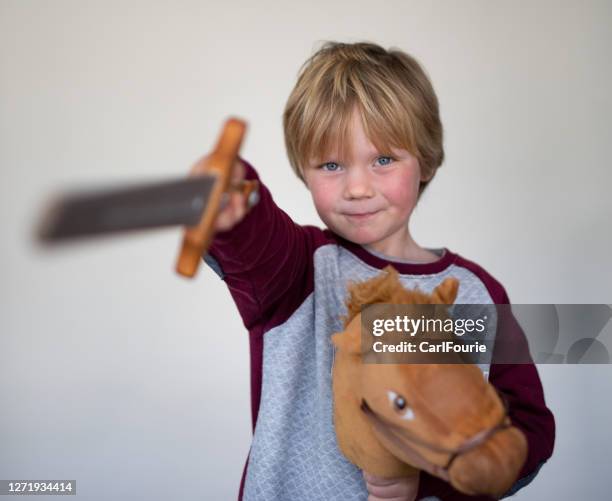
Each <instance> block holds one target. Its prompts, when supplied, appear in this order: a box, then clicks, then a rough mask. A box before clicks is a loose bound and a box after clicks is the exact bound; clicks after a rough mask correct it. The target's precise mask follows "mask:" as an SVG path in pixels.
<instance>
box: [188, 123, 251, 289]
mask: <svg viewBox="0 0 612 501" xmlns="http://www.w3.org/2000/svg"><path fill="white" fill-rule="evenodd" d="M245 131H246V123H245V122H244V121H242V120H239V119H237V118H230V119H229V120H227V121H226V122H225V125H224V127H223V130H222V132H221V135H220V136H219V140H218V142H217V145H216V147H215V149H214V150H213V152H212V154H211V155H209V156H208V157H206V159H205V161H201V162H198V163H196V165H194V167H193V168H192V170H191V174H190V175H192V176H197V175H201V174H204V173H206V174H208V175H214V176H217V181H216V182H215V184H214V186H213V189H212V192H211V195H210V199H209V202H208V205H207V207H206V209H205V211H204V213H203V214H202V218H201V219H200V222H199V223H198V224H197V225H194V226H191V227H189V228H187V229H186V230H185V234H184V236H183V242H182V244H181V250H180V253H179V256H178V259H177V263H176V271H177V272H178V273H179V274H180V275H183V276H185V277H189V278H191V277H194V276H195V274H196V272H197V271H198V267H199V265H200V261H201V260H202V256H203V255H204V254H205V253H206V251H207V249H208V246H209V245H210V242H211V240H212V238H213V235H214V224H215V219H216V217H217V214H218V213H219V210H220V208H221V204H222V201H223V198H224V196H223V195H224V194H225V193H228V192H230V191H236V190H238V191H242V192H243V193H244V194H245V195H247V196H248V197H250V199H253V198H256V195H253V193H257V188H258V183H257V181H243V182H242V183H238V184H237V185H233V184H231V179H232V168H233V166H234V163H235V162H236V159H237V157H238V152H239V151H240V146H241V144H242V140H243V138H244V134H245ZM250 205H253V204H250Z"/></svg>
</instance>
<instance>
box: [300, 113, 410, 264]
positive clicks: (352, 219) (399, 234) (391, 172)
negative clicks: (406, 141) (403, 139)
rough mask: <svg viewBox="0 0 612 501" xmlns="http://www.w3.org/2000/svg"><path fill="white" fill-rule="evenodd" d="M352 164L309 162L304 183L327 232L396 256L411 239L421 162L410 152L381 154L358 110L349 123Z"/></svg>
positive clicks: (344, 161) (333, 160)
mask: <svg viewBox="0 0 612 501" xmlns="http://www.w3.org/2000/svg"><path fill="white" fill-rule="evenodd" d="M349 151H351V152H352V157H353V158H352V159H339V158H337V157H334V156H330V157H325V158H322V159H321V160H320V161H318V160H317V161H315V160H313V161H311V162H309V163H308V165H307V166H306V168H305V169H304V180H305V181H306V185H307V186H308V189H309V190H310V192H311V194H312V198H313V201H314V204H315V207H316V209H317V212H318V213H319V216H320V217H321V219H322V220H323V222H324V223H325V224H326V225H327V227H328V228H329V229H331V230H332V231H334V232H335V233H337V234H339V235H340V236H342V237H344V238H346V239H347V240H350V241H352V242H355V243H358V244H361V245H364V246H367V247H369V248H371V249H373V250H376V251H379V252H381V253H383V254H387V255H398V252H401V251H400V249H402V247H403V246H404V245H405V244H406V243H407V241H408V240H407V239H409V238H410V237H409V233H408V220H409V219H410V215H411V214H412V210H413V209H414V206H415V205H416V202H417V197H418V190H419V182H420V180H421V177H420V167H419V162H418V160H417V159H416V158H415V157H414V156H413V155H411V154H410V153H409V152H408V151H406V150H396V149H394V150H393V151H392V152H379V151H377V149H376V147H375V146H374V145H373V144H372V143H371V142H370V140H369V139H368V137H367V136H366V134H365V131H364V129H363V125H362V123H361V118H360V117H359V114H358V112H357V110H355V112H354V113H353V116H352V120H351V134H350V137H349Z"/></svg>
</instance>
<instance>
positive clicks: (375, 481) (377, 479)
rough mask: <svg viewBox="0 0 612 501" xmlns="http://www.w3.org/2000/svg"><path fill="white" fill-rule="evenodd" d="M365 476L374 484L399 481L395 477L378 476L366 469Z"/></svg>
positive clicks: (367, 480)
mask: <svg viewBox="0 0 612 501" xmlns="http://www.w3.org/2000/svg"><path fill="white" fill-rule="evenodd" d="M363 478H365V480H366V482H368V483H370V484H372V485H389V484H393V483H395V482H397V479H395V478H385V477H378V476H376V475H372V474H370V473H367V472H365V471H364V472H363Z"/></svg>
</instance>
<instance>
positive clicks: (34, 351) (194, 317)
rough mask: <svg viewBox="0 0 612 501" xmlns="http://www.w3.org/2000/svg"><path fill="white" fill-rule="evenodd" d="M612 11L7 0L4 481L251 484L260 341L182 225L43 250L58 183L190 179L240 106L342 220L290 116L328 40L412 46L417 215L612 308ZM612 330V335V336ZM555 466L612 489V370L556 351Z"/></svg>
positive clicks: (211, 493) (284, 192) (2, 23)
mask: <svg viewBox="0 0 612 501" xmlns="http://www.w3.org/2000/svg"><path fill="white" fill-rule="evenodd" d="M611 20H612V3H610V2H527V1H524V2H523V1H520V2H489V1H464V2H454V1H448V2H440V1H437V2H409V1H406V0H402V1H385V2H372V1H358V0H351V1H341V2H338V1H337V2H329V1H321V0H316V1H310V2H302V3H295V4H294V3H290V2H281V1H276V2H272V1H259V2H246V1H245V2H233V1H223V2H212V1H209V2H206V1H166V2H161V1H131V2H125V1H96V2H93V1H89V2H87V1H76V0H75V1H59V0H56V1H53V2H50V1H49V2H45V1H26V0H15V1H7V0H0V173H1V177H0V228H1V230H2V245H1V247H0V263H1V265H0V266H1V275H0V284H1V285H0V478H2V479H10V478H43V479H50V478H69V479H77V481H78V485H79V493H80V495H81V497H82V498H83V499H95V500H98V499H100V500H102V499H136V498H137V496H138V497H142V498H143V499H223V500H225V499H234V498H235V496H236V493H237V490H238V485H239V480H240V476H241V472H242V467H243V464H244V460H245V458H246V455H247V453H248V449H249V444H250V434H251V417H250V397H249V359H248V339H247V335H246V331H245V329H244V327H243V326H242V324H241V321H240V319H239V317H238V314H237V312H236V310H235V307H234V305H233V302H232V299H231V297H230V295H229V292H228V291H227V289H226V287H225V284H224V283H223V282H222V281H220V280H219V279H218V278H217V276H216V275H215V274H214V273H213V272H212V271H211V270H210V269H208V268H207V267H206V266H203V267H202V269H201V271H200V273H199V275H198V277H197V279H196V280H195V281H187V280H184V279H182V278H179V277H178V276H177V275H175V274H174V272H173V267H174V260H175V256H176V252H177V249H178V244H179V240H180V237H181V232H180V231H179V230H178V229H169V230H163V231H157V232H151V233H142V234H139V235H134V236H132V237H127V238H119V239H106V240H96V241H93V242H89V243H85V244H82V245H77V246H70V247H69V248H67V249H64V250H63V251H57V252H46V251H43V250H41V249H39V248H37V247H36V246H35V245H34V243H33V240H32V231H33V227H34V223H35V221H36V219H37V217H38V216H39V211H40V210H41V207H42V205H43V203H44V201H45V200H47V198H48V196H49V195H50V194H51V193H54V192H55V191H56V190H59V189H63V188H66V187H74V186H81V185H87V186H88V185H90V184H91V183H96V182H101V183H108V182H111V183H114V182H122V181H126V182H127V181H139V180H149V179H161V178H165V177H180V176H184V175H185V174H186V172H187V170H188V168H189V166H190V165H191V163H192V162H193V161H194V160H195V159H197V158H198V157H199V156H201V155H202V154H204V153H206V152H207V151H208V149H209V148H210V147H211V146H212V145H213V143H214V141H215V139H216V137H217V133H218V131H219V128H220V126H221V124H222V121H223V120H224V119H225V118H226V117H227V116H228V115H238V116H241V117H243V118H245V119H246V120H248V122H249V124H250V129H249V133H248V138H247V141H246V144H245V146H244V148H243V150H242V155H243V156H244V157H245V158H247V159H248V160H250V161H251V162H252V163H253V164H254V165H255V166H256V168H257V169H258V170H259V172H260V173H261V177H262V180H263V181H264V182H265V183H266V184H267V185H268V186H269V187H270V189H271V192H272V193H273V195H274V197H275V200H276V201H277V203H278V204H279V205H280V206H281V207H282V208H283V209H284V210H286V211H287V212H288V213H289V214H290V215H292V216H293V217H294V219H295V220H296V221H298V222H300V223H304V224H320V221H319V220H318V217H317V215H316V212H315V210H314V208H313V207H312V204H311V201H310V198H309V194H308V192H307V191H306V190H305V188H304V187H303V185H302V184H301V183H300V181H298V179H297V178H296V177H295V176H294V175H293V173H292V172H291V170H290V167H289V164H288V161H287V158H286V154H285V150H284V143H283V136H282V124H281V115H282V111H283V108H284V104H285V101H286V99H287V96H288V95H289V92H290V90H291V88H292V86H293V85H294V83H295V78H296V75H297V72H298V69H299V67H300V65H301V64H302V63H303V62H304V61H305V60H306V58H307V57H308V56H310V55H311V54H312V53H313V51H314V50H316V48H318V47H319V46H320V43H321V42H322V41H323V40H339V41H349V42H353V41H361V40H368V41H374V42H377V43H379V44H381V45H383V46H385V47H389V46H398V47H400V48H402V49H403V50H406V51H408V52H410V53H412V54H413V55H415V56H416V57H417V58H418V59H419V60H420V61H421V62H422V63H423V65H424V67H425V68H426V70H427V71H428V73H429V75H430V76H431V78H432V81H433V84H434V87H435V89H436V91H437V93H438V96H439V99H440V106H441V114H442V120H443V123H444V126H445V134H446V135H445V148H446V161H445V163H444V165H443V167H442V169H441V170H440V171H439V173H438V176H437V177H436V179H435V180H434V182H433V183H432V185H431V186H430V188H429V189H428V191H427V192H426V194H425V196H424V198H423V199H422V201H421V203H420V205H419V207H418V208H417V210H416V212H415V214H414V217H413V221H412V223H411V224H412V226H411V228H412V231H413V234H414V236H415V238H416V240H417V241H418V242H419V243H420V244H421V245H424V246H428V247H438V246H446V247H448V248H450V249H451V250H452V251H454V252H458V253H460V254H461V255H463V256H465V257H467V258H468V259H471V260H474V261H476V262H478V263H479V264H481V265H482V266H484V267H485V268H486V269H487V270H488V271H489V272H490V273H491V274H493V276H495V277H496V278H497V279H499V280H500V281H501V282H502V283H503V284H504V285H505V287H506V288H507V290H508V292H509V295H510V298H511V300H512V301H513V302H515V303H611V302H612V292H611V289H610V284H611V283H612V267H611V265H610V257H609V256H610V247H611V243H612V237H611V232H610V229H611V223H610V219H611V218H610V216H611V215H612V201H611V199H610V196H609V193H610V186H611V184H612V174H611V170H610V162H609V156H608V147H609V146H610V144H611V142H612V141H611V140H612V137H611V132H610V131H611V128H612V119H611V118H610V116H611V115H612V98H611V97H610V89H611V88H612V57H611V48H612V43H611V42H612V29H611V24H612V23H611ZM610 330H611V326H610V325H608V328H607V331H606V332H604V333H603V334H602V336H604V335H606V336H607V339H608V340H609V339H610V335H611V333H610ZM539 370H540V375H541V377H542V379H543V383H544V387H545V393H546V398H547V403H548V404H549V406H550V407H551V409H552V410H553V412H554V413H555V416H556V420H557V427H558V428H557V432H558V435H557V441H556V448H555V453H554V456H553V457H552V459H551V460H550V461H549V462H548V463H547V464H546V465H545V466H544V468H543V469H542V470H541V472H540V474H539V476H538V477H537V478H536V480H535V481H534V482H533V484H532V485H531V486H529V487H528V488H526V489H524V490H523V491H521V492H520V494H519V495H517V497H516V498H517V499H520V500H525V501H526V500H541V499H557V500H565V499H568V500H569V499H591V500H599V499H607V498H608V495H609V493H608V489H607V487H608V486H609V484H610V480H609V466H608V464H609V455H610V451H611V450H612V438H611V436H610V431H609V426H608V423H609V422H610V421H611V420H612V406H611V405H610V400H609V398H610V394H611V391H612V378H611V376H612V367H611V366H554V367H553V366H546V367H544V366H540V367H539Z"/></svg>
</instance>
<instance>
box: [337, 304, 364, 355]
mask: <svg viewBox="0 0 612 501" xmlns="http://www.w3.org/2000/svg"><path fill="white" fill-rule="evenodd" d="M331 340H332V343H333V344H334V346H335V347H336V348H338V349H339V350H341V351H346V352H347V353H354V354H358V353H361V314H357V315H355V316H354V317H353V320H351V321H350V322H349V324H348V325H347V326H346V329H344V331H343V332H337V333H335V334H333V335H332V337H331Z"/></svg>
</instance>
